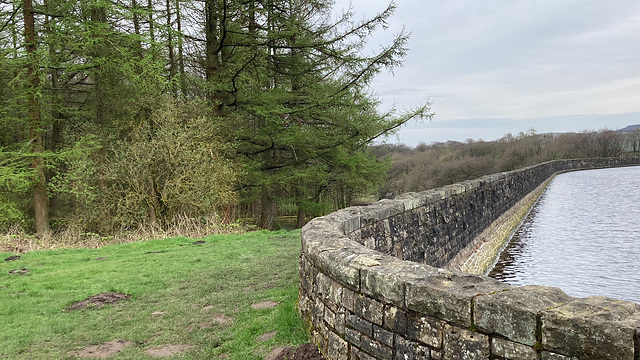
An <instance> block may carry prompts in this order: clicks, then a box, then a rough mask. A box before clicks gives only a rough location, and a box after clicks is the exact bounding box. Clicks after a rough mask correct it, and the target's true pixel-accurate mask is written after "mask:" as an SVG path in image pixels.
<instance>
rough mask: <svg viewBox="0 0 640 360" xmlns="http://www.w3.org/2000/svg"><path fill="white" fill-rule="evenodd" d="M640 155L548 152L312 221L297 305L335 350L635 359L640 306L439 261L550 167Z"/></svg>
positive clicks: (328, 349)
mask: <svg viewBox="0 0 640 360" xmlns="http://www.w3.org/2000/svg"><path fill="white" fill-rule="evenodd" d="M638 164H640V159H593V160H563V161H552V162H547V163H543V164H540V165H536V166H533V167H529V168H525V169H521V170H516V171H512V172H508V173H501V174H495V175H490V176H485V177H483V178H480V179H477V180H473V181H466V182H463V183H460V184H454V185H449V186H446V187H443V188H440V189H435V190H429V191H425V192H421V193H411V194H404V195H402V196H399V197H397V198H396V199H394V200H383V201H380V202H378V203H376V204H373V205H370V206H366V207H352V208H347V209H343V210H340V211H337V212H334V213H332V214H330V215H327V216H324V217H320V218H316V219H314V220H313V221H311V222H310V223H309V224H308V225H307V226H305V227H304V228H303V229H302V254H301V258H300V279H301V285H300V303H299V305H300V313H301V315H302V317H303V319H304V320H305V322H306V323H307V324H308V325H309V326H310V328H311V333H312V337H313V340H314V342H315V343H316V344H317V345H318V347H319V348H320V350H321V352H322V353H323V355H324V356H325V357H326V358H327V359H331V360H338V359H340V360H342V359H345V360H346V359H360V360H369V359H393V360H400V359H402V360H408V359H446V360H449V359H514V360H515V359H549V360H551V359H584V360H587V359H619V360H624V359H628V360H640V305H638V304H634V303H630V302H625V301H620V300H614V299H608V298H604V297H588V298H573V297H570V296H568V295H566V294H565V293H564V292H563V291H562V290H560V289H557V288H551V287H543V286H524V287H513V286H510V285H507V284H504V283H501V282H499V281H497V280H495V279H492V278H489V277H486V276H482V275H473V274H468V273H464V272H460V271H456V270H446V269H443V267H444V266H446V265H447V264H448V262H449V261H450V260H451V259H454V258H455V257H456V256H457V255H458V253H459V252H460V251H462V250H463V249H468V247H469V246H470V245H472V244H473V242H474V241H475V240H476V239H477V238H478V236H479V235H481V234H482V233H483V230H484V229H485V228H487V227H489V226H490V225H491V224H492V223H493V222H495V221H496V219H498V218H500V216H501V215H502V214H503V213H504V212H505V211H507V210H509V209H511V208H512V207H513V206H514V204H516V203H517V202H518V201H520V200H521V199H522V198H523V197H525V196H526V195H527V194H529V193H531V192H532V191H533V190H534V189H536V188H537V187H538V186H540V185H541V184H542V183H543V182H544V181H546V180H547V179H549V178H550V177H551V176H553V175H554V174H555V173H557V172H561V171H569V170H576V169H588V168H600V167H612V166H628V165H638Z"/></svg>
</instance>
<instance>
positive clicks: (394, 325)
mask: <svg viewBox="0 0 640 360" xmlns="http://www.w3.org/2000/svg"><path fill="white" fill-rule="evenodd" d="M382 325H383V327H384V328H385V329H387V330H390V331H393V332H396V333H400V334H406V333H407V313H406V312H404V311H402V310H400V309H398V308H397V307H395V306H385V308H384V320H383V324H382Z"/></svg>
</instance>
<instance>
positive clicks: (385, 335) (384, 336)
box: [373, 325, 393, 346]
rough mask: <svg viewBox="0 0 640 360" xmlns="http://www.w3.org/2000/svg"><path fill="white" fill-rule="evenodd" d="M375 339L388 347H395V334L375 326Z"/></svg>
mask: <svg viewBox="0 0 640 360" xmlns="http://www.w3.org/2000/svg"><path fill="white" fill-rule="evenodd" d="M373 338H374V339H375V340H378V341H380V342H381V343H383V344H385V345H387V346H393V333H392V332H391V331H387V330H385V329H383V328H381V327H379V326H376V325H374V326H373Z"/></svg>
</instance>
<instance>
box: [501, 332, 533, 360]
mask: <svg viewBox="0 0 640 360" xmlns="http://www.w3.org/2000/svg"><path fill="white" fill-rule="evenodd" d="M491 355H494V356H499V357H501V358H505V359H509V360H538V353H537V352H536V351H535V350H533V348H532V347H530V346H527V345H523V344H520V343H516V342H513V341H509V340H504V339H500V338H497V337H494V338H493V339H491Z"/></svg>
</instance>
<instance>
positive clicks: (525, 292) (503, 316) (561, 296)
mask: <svg viewBox="0 0 640 360" xmlns="http://www.w3.org/2000/svg"><path fill="white" fill-rule="evenodd" d="M571 299H572V298H571V297H570V296H569V295H567V294H565V293H564V291H562V290H560V289H558V288H553V287H546V286H523V287H518V288H512V289H510V290H508V291H503V292H497V293H495V294H491V295H485V296H478V297H477V298H475V300H474V323H475V325H476V326H477V327H478V329H480V330H482V331H486V332H488V333H495V334H500V335H502V336H504V337H506V338H508V339H511V340H513V341H517V342H520V343H523V344H526V345H529V346H533V345H534V344H535V343H536V327H537V316H538V313H539V312H540V311H542V310H545V309H548V308H551V307H557V306H559V305H562V304H564V303H567V302H568V301H569V300H571Z"/></svg>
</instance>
